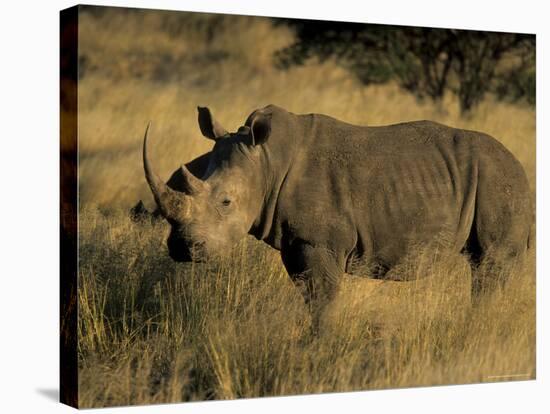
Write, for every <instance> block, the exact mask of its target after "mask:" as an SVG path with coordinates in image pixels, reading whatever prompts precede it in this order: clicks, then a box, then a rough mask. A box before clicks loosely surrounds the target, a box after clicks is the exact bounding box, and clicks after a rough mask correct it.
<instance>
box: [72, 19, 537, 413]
mask: <svg viewBox="0 0 550 414" xmlns="http://www.w3.org/2000/svg"><path fill="white" fill-rule="evenodd" d="M79 30H80V38H79V41H80V76H81V81H80V85H79V91H78V93H79V126H78V131H79V157H80V158H79V179H80V188H79V197H80V214H79V230H80V235H79V237H80V238H79V243H80V244H79V248H80V253H79V254H80V261H79V274H78V277H79V293H78V295H79V298H78V306H79V322H78V336H79V338H78V344H79V352H78V354H79V367H80V371H79V400H80V406H81V407H100V406H108V405H128V404H145V403H164V402H178V401H189V400H204V399H223V398H239V397H259V396H273V395H289V394H303V393H318V392H334V391H352V390H365V389H380V388H393V387H407V386H419V385H436V384H457V383H471V382H486V381H499V380H510V379H530V378H534V377H535V257H534V249H531V252H530V254H529V256H528V259H527V261H526V263H520V264H517V265H514V267H513V269H508V270H510V272H511V274H512V276H511V277H510V280H509V283H508V284H507V285H506V286H505V288H504V289H496V290H495V292H494V294H492V295H490V296H487V297H485V298H484V299H483V300H482V301H481V303H480V304H479V306H478V307H476V308H471V306H470V298H469V283H470V282H469V278H470V268H469V265H468V262H467V260H466V258H465V257H463V256H461V255H458V254H451V253H448V252H445V251H437V250H436V251H434V250H431V249H427V248H426V249H421V250H418V251H417V254H415V255H413V256H411V257H410V258H409V259H408V260H406V261H405V262H404V263H402V264H401V271H402V272H405V273H407V274H408V275H409V276H410V278H411V279H413V281H411V282H381V281H375V280H369V279H368V278H367V277H351V276H346V277H345V278H344V282H343V286H342V290H341V292H340V294H339V296H338V297H337V299H336V301H335V303H334V305H333V307H332V309H330V311H329V312H328V314H327V315H326V318H325V320H324V322H323V328H322V331H321V333H320V335H319V337H317V338H316V339H314V340H312V339H311V338H310V337H309V329H308V326H309V316H308V313H307V311H306V308H305V306H304V304H303V301H302V298H301V296H300V294H299V292H298V291H297V290H296V289H295V288H294V286H293V285H292V283H291V282H290V280H289V279H288V276H287V275H286V272H285V270H284V268H283V266H282V264H281V261H280V258H279V256H278V253H277V252H276V251H274V250H272V249H270V248H269V247H267V246H266V245H264V244H263V243H261V242H258V241H256V240H255V239H253V238H247V239H245V240H243V241H242V242H241V243H240V244H239V245H238V246H236V247H235V249H234V251H232V252H231V254H229V255H228V256H227V258H226V259H223V260H219V261H215V262H210V263H206V264H178V263H174V262H173V261H172V260H171V259H170V258H169V257H168V256H167V250H166V246H165V242H164V240H165V237H166V235H167V230H168V226H167V224H165V223H164V222H159V223H153V224H144V225H141V226H137V225H135V224H134V223H132V222H131V221H130V219H129V218H128V214H127V212H128V209H129V208H130V207H131V206H132V205H133V204H135V203H136V202H137V200H139V199H143V200H144V201H145V203H146V205H147V206H148V207H149V208H153V200H152V197H151V195H150V191H149V189H148V187H147V185H146V182H145V179H144V175H143V170H142V161H141V144H142V138H143V133H144V129H145V126H146V124H147V122H148V121H150V120H151V121H152V122H153V126H152V131H151V143H152V147H153V151H152V157H153V158H154V160H155V166H156V168H157V169H158V171H159V173H160V174H161V176H163V177H164V178H168V176H169V174H170V172H171V171H173V170H174V169H175V168H177V167H178V166H179V165H180V164H181V163H182V162H186V161H188V160H190V159H192V158H194V157H196V156H197V155H200V154H202V153H203V152H205V151H207V150H208V149H210V147H211V145H212V144H211V141H208V140H206V139H204V138H203V137H202V136H201V135H200V131H199V129H198V126H197V123H196V109H195V108H196V106H197V105H207V106H209V107H210V108H211V110H212V111H213V113H214V116H216V117H217V119H218V120H219V121H220V122H221V123H222V124H223V125H224V126H225V127H226V128H227V129H230V130H236V129H237V128H238V127H239V126H240V125H241V124H242V123H243V122H244V120H245V119H246V116H247V115H248V114H249V113H250V112H251V111H252V110H254V109H256V108H259V107H262V106H265V105H267V104H269V103H275V104H277V105H279V106H282V107H284V108H286V109H288V110H290V111H292V112H296V113H308V112H319V113H325V114H329V115H331V116H334V117H336V118H339V119H341V120H345V121H348V122H351V123H356V124H363V125H383V124H389V123H395V122H403V121H408V120H416V119H431V120H435V121H438V122H442V123H445V124H448V125H451V126H456V127H461V128H467V129H476V130H480V131H483V132H486V133H489V134H490V135H492V136H494V137H496V138H497V139H499V140H500V141H501V142H502V143H503V144H504V145H505V146H506V147H507V148H508V149H509V150H510V151H512V152H513V153H514V154H515V155H516V157H517V158H518V159H519V160H520V161H521V163H522V164H523V166H524V167H525V169H526V172H527V175H528V178H529V180H530V183H531V188H532V189H533V193H534V188H535V112H534V109H533V108H532V107H528V106H523V105H521V104H516V105H511V104H505V103H501V102H497V101H496V100H495V99H493V97H491V96H488V97H487V98H486V99H485V101H484V102H482V104H481V105H480V106H479V107H478V108H477V109H476V110H475V111H474V112H473V113H471V114H470V115H469V116H467V117H463V116H460V115H459V111H458V105H457V102H456V101H455V99H454V98H453V97H452V96H446V97H445V99H444V100H443V102H441V103H440V104H438V105H434V104H432V103H430V102H418V101H417V100H416V99H415V98H413V97H412V96H410V95H408V94H407V93H405V92H402V91H401V90H399V89H398V88H397V87H396V86H394V85H392V84H388V85H384V86H376V87H373V86H370V87H365V86H363V85H361V84H360V83H359V82H358V81H357V80H356V79H354V78H353V77H352V76H351V75H350V74H349V72H347V71H345V70H344V69H342V68H340V67H339V66H338V65H337V64H336V63H335V62H332V61H325V62H318V61H313V62H311V63H310V64H308V65H306V66H303V67H294V68H291V69H289V70H286V71H281V70H279V69H276V68H275V67H274V66H273V64H272V55H273V52H274V51H276V50H278V49H279V48H281V47H283V46H286V45H287V44H289V42H291V41H292V33H291V32H290V31H289V30H288V29H287V28H285V27H282V26H278V27H273V25H272V24H271V22H270V21H269V20H267V19H261V18H246V17H231V18H223V16H215V15H211V16H204V15H203V16H201V15H187V16H185V17H183V18H182V17H181V15H178V14H170V13H160V12H150V11H149V12H137V11H134V12H132V13H127V12H124V11H122V10H116V9H112V10H111V11H109V12H106V13H97V12H93V13H92V12H84V13H82V14H81V20H80V29H79ZM434 207H435V206H434ZM491 270H492V269H482V270H481V271H482V272H491ZM367 273H368V272H367ZM363 276H368V274H365V275H363ZM414 279H416V280H414Z"/></svg>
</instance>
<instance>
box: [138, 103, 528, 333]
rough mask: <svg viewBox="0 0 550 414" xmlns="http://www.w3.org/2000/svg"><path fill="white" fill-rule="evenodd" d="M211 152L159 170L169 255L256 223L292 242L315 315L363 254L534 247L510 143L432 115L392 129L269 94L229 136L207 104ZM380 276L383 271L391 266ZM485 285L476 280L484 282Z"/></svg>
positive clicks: (480, 252) (284, 253)
mask: <svg viewBox="0 0 550 414" xmlns="http://www.w3.org/2000/svg"><path fill="white" fill-rule="evenodd" d="M199 125H200V129H201V131H202V133H203V135H204V136H205V137H207V138H209V139H212V140H214V141H215V145H214V148H213V149H212V151H211V152H209V153H207V154H204V155H203V156H201V157H199V158H197V159H195V160H193V161H192V162H190V163H189V164H187V166H183V167H182V168H180V169H178V170H177V171H176V172H174V173H173V175H172V177H171V178H170V180H169V181H168V183H167V185H166V184H164V183H163V182H162V181H161V180H160V179H159V178H158V177H157V176H156V175H155V174H154V172H153V169H152V168H151V165H150V160H149V159H148V156H147V152H146V150H147V133H146V138H145V140H144V164H145V172H146V177H147V180H148V182H149V184H150V186H151V189H152V192H153V195H154V197H155V200H156V202H157V205H158V206H159V212H160V214H162V216H164V217H165V218H166V219H167V220H168V222H169V223H170V224H171V226H172V229H171V233H170V236H169V238H168V249H169V253H170V256H171V257H172V258H173V259H174V260H177V261H191V260H195V261H200V260H202V259H204V258H206V257H210V256H214V255H217V254H221V253H223V252H227V251H228V250H229V248H230V247H231V246H232V245H233V244H235V243H236V242H237V241H238V240H239V239H241V238H243V237H244V236H245V235H246V234H247V233H249V234H251V235H253V236H255V237H256V238H257V239H259V240H263V241H265V242H266V243H267V244H269V245H270V246H272V247H273V248H275V249H277V250H280V252H281V257H282V260H283V262H284V265H285V267H286V269H287V270H288V273H289V275H290V277H291V279H292V280H293V281H295V282H296V283H297V284H299V285H300V286H301V287H302V290H303V293H304V296H305V299H306V302H307V303H308V304H310V306H311V307H312V311H313V315H314V325H315V326H317V323H318V315H319V314H320V311H321V310H322V308H323V307H324V305H325V304H326V303H327V302H328V301H329V300H330V299H331V298H332V297H333V296H334V294H335V292H336V290H337V286H338V282H339V279H340V277H341V275H342V274H343V273H344V272H345V271H346V270H348V271H349V270H350V263H351V261H352V259H354V260H355V259H357V258H358V259H362V260H365V261H369V262H370V263H375V264H377V265H378V268H379V269H383V270H387V269H391V267H392V266H393V265H395V264H396V263H397V262H398V261H399V260H400V259H402V258H403V257H404V256H405V255H406V253H407V249H408V247H410V245H411V243H416V244H418V243H430V242H432V241H433V240H436V239H441V240H445V241H446V243H447V244H448V245H449V246H450V247H452V248H453V249H454V250H456V251H457V252H459V251H465V250H466V251H467V252H468V253H469V254H470V256H471V258H472V262H473V263H474V264H475V263H476V262H477V261H479V260H480V259H482V258H483V257H484V256H485V255H487V254H488V252H492V251H493V250H496V249H498V250H499V251H500V252H503V254H504V257H507V258H510V259H514V258H519V257H521V256H522V255H523V254H524V253H525V251H526V248H527V247H528V242H529V233H530V228H531V223H532V220H533V212H532V207H531V203H530V192H529V186H528V183H527V179H526V176H525V172H524V170H523V168H522V166H521V165H520V163H519V162H518V161H517V160H516V159H515V158H514V156H513V155H512V154H511V153H510V152H509V151H507V150H506V149H505V148H504V147H503V146H502V145H501V144H500V143H499V142H497V141H496V140H495V139H493V138H491V137H489V136H488V135H485V134H483V133H480V132H474V131H466V130H460V129H455V128H450V127H447V126H444V125H441V124H437V123H434V122H429V121H419V122H408V123H402V124H397V125H390V126H382V127H362V126H355V125H350V124H347V123H344V122H341V121H338V120H336V119H333V118H330V117H328V116H324V115H318V114H308V115H295V114H293V113H290V112H287V111H286V110H284V109H281V108H278V107H276V106H273V105H270V106H267V107H265V108H263V109H260V110H257V111H255V112H253V113H252V114H251V115H250V116H249V117H248V119H247V121H246V123H245V126H244V127H241V128H240V129H239V131H238V132H237V133H227V132H226V131H225V130H224V129H223V128H222V127H221V126H220V125H219V124H218V123H217V122H216V121H215V120H214V119H213V118H212V116H211V113H210V111H209V110H208V109H207V108H199ZM379 277H384V271H382V272H381V273H380V275H379ZM474 287H475V285H474Z"/></svg>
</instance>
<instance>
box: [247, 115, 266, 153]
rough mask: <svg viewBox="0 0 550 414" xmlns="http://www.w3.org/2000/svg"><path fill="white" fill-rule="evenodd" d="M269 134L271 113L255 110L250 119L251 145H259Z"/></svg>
mask: <svg viewBox="0 0 550 414" xmlns="http://www.w3.org/2000/svg"><path fill="white" fill-rule="evenodd" d="M270 134H271V114H263V113H261V112H257V113H255V114H254V115H253V117H252V119H251V120H250V137H251V139H252V145H261V144H263V143H264V142H266V141H267V139H268V138H269V135H270Z"/></svg>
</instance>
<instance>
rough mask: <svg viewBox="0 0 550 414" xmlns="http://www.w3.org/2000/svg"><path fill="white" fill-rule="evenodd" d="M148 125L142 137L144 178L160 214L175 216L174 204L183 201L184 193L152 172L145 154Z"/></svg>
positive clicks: (176, 204)
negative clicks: (172, 187)
mask: <svg viewBox="0 0 550 414" xmlns="http://www.w3.org/2000/svg"><path fill="white" fill-rule="evenodd" d="M150 126H151V123H149V124H148V125H147V129H146V130H145V136H144V137H143V169H144V170H145V178H146V179H147V183H148V184H149V187H150V188H151V192H152V193H153V197H154V198H155V201H156V203H157V205H158V206H159V209H160V211H161V213H162V215H163V216H164V217H175V216H176V214H177V212H176V211H174V210H175V206H178V205H180V204H181V202H179V201H183V198H184V197H185V196H184V194H179V193H178V192H176V191H174V190H172V189H171V188H170V187H168V186H167V185H166V184H165V183H164V181H162V180H161V179H160V177H159V176H158V175H157V174H156V173H155V172H154V170H153V167H152V166H151V161H150V160H149V156H148V154H147V139H148V135H149V127H150Z"/></svg>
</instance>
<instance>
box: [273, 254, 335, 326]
mask: <svg viewBox="0 0 550 414" xmlns="http://www.w3.org/2000/svg"><path fill="white" fill-rule="evenodd" d="M281 256H282V259H283V263H284V265H285V267H286V269H287V272H288V274H289V276H290V278H291V279H292V281H293V282H294V283H295V284H296V285H297V286H298V287H299V288H300V290H301V293H302V295H303V296H304V300H305V302H306V305H307V306H308V307H309V310H310V312H311V318H312V319H311V322H312V324H311V329H312V332H313V333H314V334H318V333H319V328H320V322H321V316H322V314H323V311H324V310H325V308H326V306H327V305H328V304H329V303H330V301H331V300H332V299H333V298H334V296H335V294H336V292H337V291H338V285H339V282H340V279H341V276H342V274H343V273H344V266H343V263H339V262H343V261H339V260H338V257H337V254H335V253H334V252H332V251H330V250H329V249H327V248H323V247H316V246H312V245H310V244H307V243H298V244H294V245H292V246H290V247H288V248H286V249H282V250H281Z"/></svg>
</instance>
